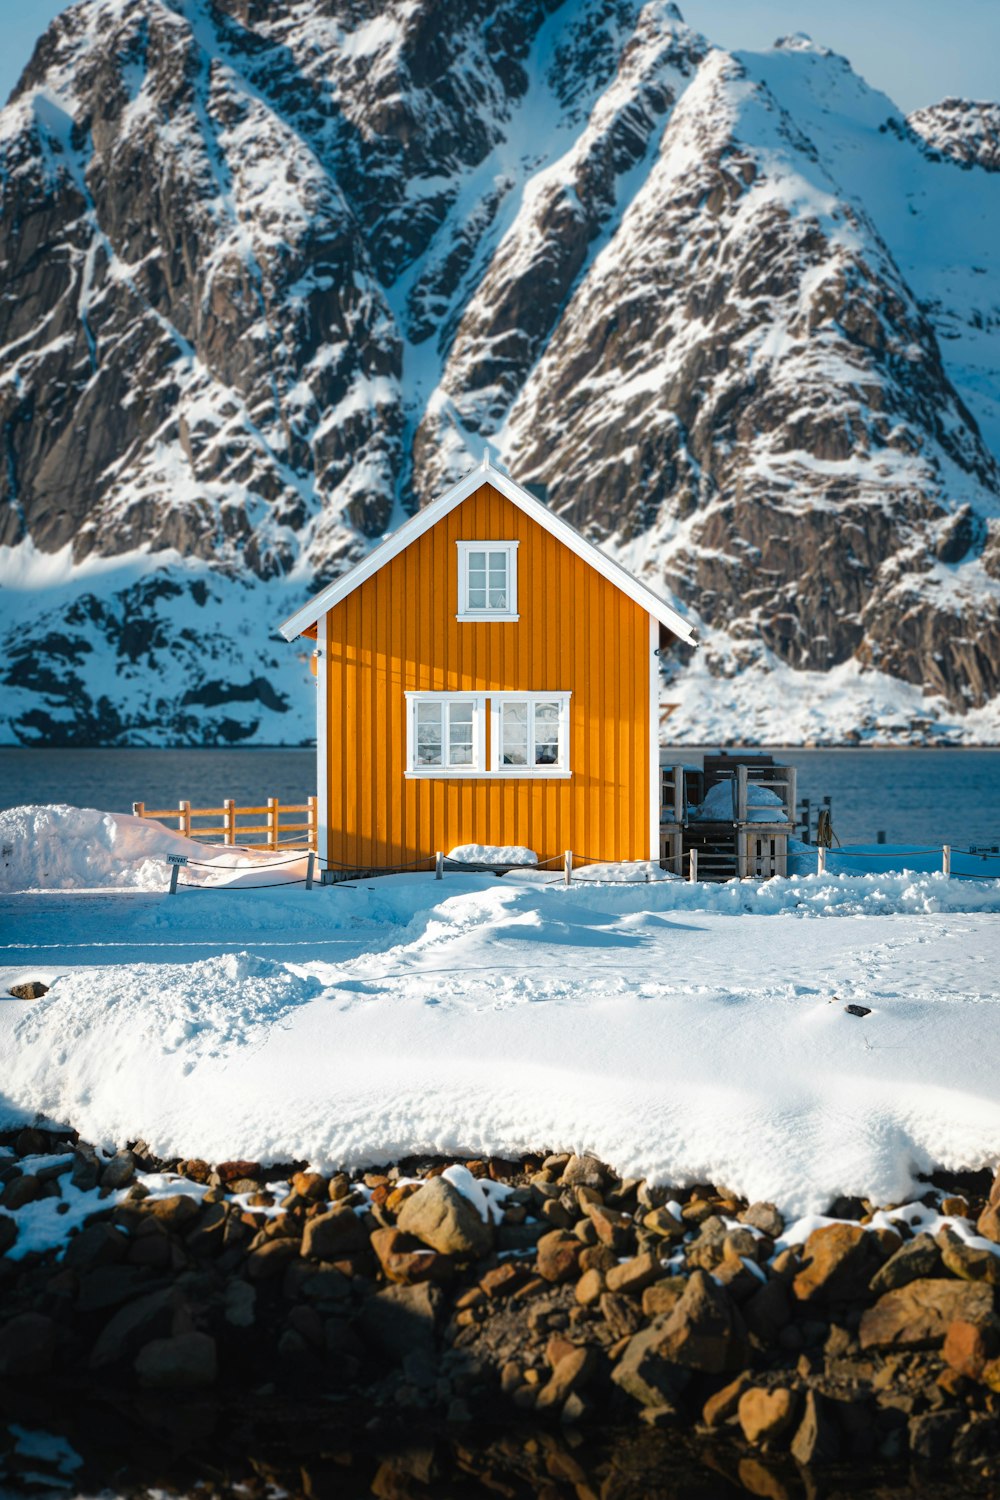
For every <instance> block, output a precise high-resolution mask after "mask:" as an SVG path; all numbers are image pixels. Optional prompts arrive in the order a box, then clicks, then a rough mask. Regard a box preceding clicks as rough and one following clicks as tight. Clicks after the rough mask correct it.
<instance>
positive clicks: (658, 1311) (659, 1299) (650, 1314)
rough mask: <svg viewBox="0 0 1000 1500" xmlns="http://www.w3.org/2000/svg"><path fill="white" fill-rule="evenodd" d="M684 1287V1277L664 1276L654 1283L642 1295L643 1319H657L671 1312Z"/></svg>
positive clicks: (682, 1293) (685, 1283)
mask: <svg viewBox="0 0 1000 1500" xmlns="http://www.w3.org/2000/svg"><path fill="white" fill-rule="evenodd" d="M686 1286H687V1279H686V1277H684V1276H665V1277H664V1278H663V1279H662V1280H661V1281H654V1282H653V1285H652V1286H648V1287H647V1288H646V1290H645V1291H644V1292H643V1294H642V1313H643V1317H645V1318H659V1317H661V1316H662V1315H663V1314H664V1313H671V1312H673V1310H674V1308H675V1307H676V1306H677V1304H678V1302H679V1301H680V1299H681V1297H682V1296H683V1295H684V1288H685V1287H686Z"/></svg>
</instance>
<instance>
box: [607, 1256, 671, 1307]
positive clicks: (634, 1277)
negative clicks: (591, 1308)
mask: <svg viewBox="0 0 1000 1500" xmlns="http://www.w3.org/2000/svg"><path fill="white" fill-rule="evenodd" d="M663 1274H664V1273H663V1267H662V1266H661V1265H660V1260H659V1257H658V1256H656V1255H652V1254H650V1252H649V1251H648V1250H647V1251H644V1252H643V1253H642V1254H641V1255H636V1256H633V1257H632V1259H631V1260H626V1261H623V1262H622V1264H621V1265H617V1266H612V1268H611V1270H610V1271H608V1273H607V1276H606V1280H607V1286H608V1291H609V1292H622V1293H624V1294H625V1295H626V1296H630V1297H638V1296H641V1295H642V1293H643V1292H644V1291H645V1290H646V1288H647V1287H649V1286H652V1284H653V1282H654V1281H659V1280H660V1278H661V1277H662V1276H663Z"/></svg>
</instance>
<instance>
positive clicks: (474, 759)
mask: <svg viewBox="0 0 1000 1500" xmlns="http://www.w3.org/2000/svg"><path fill="white" fill-rule="evenodd" d="M406 699H407V756H406V774H407V775H408V776H429V777H460V776H498V777H504V776H506V777H519V776H532V777H546V776H549V777H565V776H568V775H569V774H570V760H569V702H570V694H569V693H508V692H503V693H407V695H406ZM487 724H488V725H489V744H488V747H487Z"/></svg>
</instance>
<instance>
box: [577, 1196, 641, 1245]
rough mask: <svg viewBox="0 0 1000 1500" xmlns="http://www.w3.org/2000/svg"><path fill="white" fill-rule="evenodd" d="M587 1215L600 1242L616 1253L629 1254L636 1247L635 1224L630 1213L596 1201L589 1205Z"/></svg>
mask: <svg viewBox="0 0 1000 1500" xmlns="http://www.w3.org/2000/svg"><path fill="white" fill-rule="evenodd" d="M587 1216H588V1218H589V1219H590V1222H591V1224H592V1225H593V1226H594V1229H595V1230H596V1231H597V1238H598V1241H599V1242H600V1244H602V1245H607V1247H608V1249H609V1250H611V1251H612V1252H613V1253H614V1254H615V1255H627V1254H628V1253H629V1251H630V1250H632V1249H633V1248H634V1241H635V1225H634V1224H633V1223H632V1220H631V1218H630V1217H629V1215H628V1214H622V1213H618V1212H617V1210H616V1209H613V1208H604V1207H603V1206H602V1205H601V1204H597V1203H594V1204H590V1205H589V1207H588V1215H587Z"/></svg>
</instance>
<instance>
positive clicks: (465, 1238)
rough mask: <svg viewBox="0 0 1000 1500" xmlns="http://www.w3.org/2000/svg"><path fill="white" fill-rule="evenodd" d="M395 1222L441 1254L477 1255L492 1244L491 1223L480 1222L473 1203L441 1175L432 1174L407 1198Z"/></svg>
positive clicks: (478, 1213)
mask: <svg viewBox="0 0 1000 1500" xmlns="http://www.w3.org/2000/svg"><path fill="white" fill-rule="evenodd" d="M397 1223H398V1225H399V1228H400V1229H402V1230H404V1231H405V1232H406V1233H407V1234H412V1235H415V1236H416V1237H417V1239H418V1240H422V1241H423V1243H424V1244H425V1245H429V1246H430V1247H431V1249H432V1250H437V1251H439V1252H440V1253H441V1254H442V1255H455V1256H458V1257H460V1258H463V1259H469V1258H470V1257H471V1258H478V1257H479V1256H483V1255H488V1254H489V1253H490V1251H491V1250H492V1248H493V1230H492V1228H491V1226H490V1225H489V1224H486V1223H484V1222H483V1219H482V1216H481V1214H480V1212H479V1210H478V1208H476V1206H475V1204H473V1203H470V1201H469V1199H468V1198H465V1197H463V1195H462V1194H461V1193H460V1192H459V1191H458V1189H457V1188H455V1187H453V1186H452V1184H451V1183H450V1182H448V1181H447V1180H446V1179H445V1178H443V1177H432V1178H431V1179H430V1180H429V1181H428V1182H425V1183H424V1185H423V1186H422V1187H421V1188H420V1189H419V1191H418V1192H416V1193H414V1194H413V1195H412V1197H409V1198H407V1200H406V1202H405V1203H404V1204H403V1206H402V1208H401V1209H400V1211H399V1216H398V1219H397Z"/></svg>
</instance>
